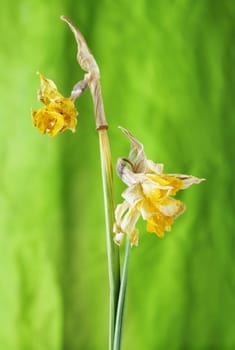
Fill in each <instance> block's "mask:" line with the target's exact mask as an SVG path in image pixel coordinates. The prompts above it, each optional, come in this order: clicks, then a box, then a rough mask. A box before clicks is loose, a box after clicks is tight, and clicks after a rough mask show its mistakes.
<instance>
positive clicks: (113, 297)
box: [98, 129, 120, 350]
mask: <svg viewBox="0 0 235 350" xmlns="http://www.w3.org/2000/svg"><path fill="white" fill-rule="evenodd" d="M98 133H99V143H100V156H101V170H102V182H103V192H104V208H105V221H106V240H107V254H108V271H109V285H110V311H109V312H110V314H109V350H112V349H113V339H114V328H115V321H116V310H117V303H118V294H119V285H120V267H119V249H118V247H117V246H116V245H115V244H114V242H113V223H114V199H113V175H112V163H111V153H110V147H109V140H108V135H107V130H106V129H100V130H98Z"/></svg>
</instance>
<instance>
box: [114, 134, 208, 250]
mask: <svg viewBox="0 0 235 350" xmlns="http://www.w3.org/2000/svg"><path fill="white" fill-rule="evenodd" d="M121 130H122V131H123V133H124V134H126V135H127V137H128V138H129V140H130V142H131V151H130V154H129V156H128V158H120V159H119V160H118V162H117V173H118V175H119V176H120V178H121V179H122V181H123V182H124V183H125V184H127V186H128V188H127V189H126V190H125V191H124V192H123V193H122V197H123V198H124V202H123V203H122V204H119V205H118V206H117V208H116V210H115V220H116V221H115V224H114V232H115V238H114V241H115V242H116V243H117V244H118V245H120V244H121V242H122V239H123V237H124V234H127V235H128V236H129V237H130V240H131V244H132V245H135V246H136V245H138V238H139V231H138V229H137V228H136V227H135V226H136V223H137V220H138V219H139V217H140V216H142V217H143V219H144V220H146V221H147V228H146V229H147V232H152V233H155V234H156V235H157V236H158V237H163V236H164V232H165V231H170V230H171V225H172V224H173V222H174V219H175V218H177V217H178V216H179V215H180V214H182V213H183V212H184V210H185V206H184V204H183V203H182V202H181V201H179V200H177V199H175V198H173V197H174V195H175V194H176V193H177V192H178V191H179V190H184V189H186V188H188V187H189V186H191V185H192V184H198V183H200V182H201V181H203V180H204V179H199V178H197V177H195V176H191V175H179V174H164V173H163V164H156V163H154V162H153V161H151V160H147V159H146V156H145V153H144V147H143V145H142V144H141V143H140V142H139V141H138V140H136V139H135V137H134V136H133V135H132V134H131V133H130V132H129V131H127V130H126V129H124V128H121Z"/></svg>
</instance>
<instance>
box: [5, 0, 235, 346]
mask: <svg viewBox="0 0 235 350" xmlns="http://www.w3.org/2000/svg"><path fill="white" fill-rule="evenodd" d="M61 14H64V15H67V16H68V17H70V18H71V19H72V21H73V22H74V23H76V25H77V26H78V27H79V28H80V30H81V31H82V32H83V33H84V35H85V37H86V38H87V41H88V43H89V45H90V47H91V49H92V51H93V52H94V54H95V56H96V58H97V61H98V63H99V65H100V69H101V74H102V86H103V94H104V102H105V108H106V114H107V118H108V121H109V123H110V138H111V148H112V153H113V159H114V162H115V160H116V159H117V157H119V156H125V155H127V154H128V150H129V144H128V141H127V139H126V138H125V137H124V136H123V135H122V134H121V132H120V131H119V130H118V129H117V126H118V125H122V126H124V127H126V128H127V129H129V130H131V131H132V132H133V133H134V134H135V136H136V137H137V138H139V139H140V140H141V141H142V142H143V143H144V144H145V150H146V153H147V155H148V157H149V158H151V159H153V160H155V161H158V162H163V163H165V164H166V171H167V172H179V173H192V174H194V175H196V176H199V177H206V178H207V181H206V182H204V183H203V184H201V185H200V186H194V187H192V188H190V189H189V190H188V191H187V192H185V193H182V194H181V196H180V198H181V199H182V200H183V201H184V202H185V203H186V205H187V207H188V210H187V211H186V213H185V214H184V215H183V216H181V217H180V218H179V219H178V220H177V222H176V223H175V225H174V227H173V230H172V232H171V233H168V234H167V235H166V237H165V239H163V240H161V239H158V238H156V237H155V236H154V235H150V234H146V233H145V232H144V225H142V226H141V228H142V230H141V231H142V232H141V236H140V244H139V247H138V248H134V249H132V256H131V266H130V276H129V285H128V295H127V308H126V319H125V330H124V339H123V350H134V349H135V350H158V349H159V350H232V349H235V331H234V327H235V312H234V311H235V274H234V264H235V256H234V242H235V239H234V229H233V222H234V184H233V181H232V180H233V174H234V168H235V167H234V149H235V148H234V145H233V139H234V132H235V125H234V120H235V119H234V113H235V102H234V95H235V85H234V83H235V44H234V37H235V2H234V1H232V0H224V1H221V0H213V1H212V0H196V1H195V0H175V1H172V0H171V1H170V0H164V1H163V0H155V1H153V0H135V1H133V2H132V1H126V0H119V1H111V0H100V1H95V0H80V1H72V0H70V1H68V0H67V1H66V0H57V1H56V0H52V1H48V0H40V1H39V0H21V1H6V0H3V4H2V5H1V11H0V47H1V49H0V77H1V83H0V96H1V128H0V157H1V158H0V159H1V172H0V179H1V181H0V350H62V349H63V350H80V349H82V350H100V349H106V348H107V324H108V282H107V266H106V251H105V232H104V231H105V227H104V216H103V210H102V201H103V198H102V189H101V176H100V169H99V153H98V139H97V135H96V131H95V127H94V120H93V108H92V104H91V98H90V95H89V93H86V94H85V95H84V96H82V97H81V98H80V101H78V103H77V106H78V109H79V111H80V116H79V126H78V130H77V133H76V134H71V133H70V132H66V133H65V134H61V135H59V136H58V137H56V138H50V137H47V136H43V135H41V134H40V133H39V132H38V131H37V130H36V129H34V128H33V126H32V124H31V119H30V108H31V107H33V108H37V107H38V106H39V103H38V102H37V101H36V91H37V89H38V87H39V81H38V78H37V77H36V75H35V72H36V71H37V70H39V71H41V72H42V73H43V74H44V75H45V76H47V77H49V78H51V79H53V80H54V81H55V82H56V83H57V85H58V87H59V90H60V91H61V92H63V93H64V95H69V93H70V89H71V87H72V86H73V84H75V83H76V82H77V81H78V80H79V79H80V78H81V77H82V72H81V70H80V69H79V67H78V65H77V63H76V60H75V54H76V45H75V42H74V38H73V35H72V33H71V32H70V31H69V29H68V28H67V26H66V24H65V23H63V22H61V21H60V20H59V16H60V15H61ZM123 188H124V187H123V185H122V184H121V183H120V182H119V180H118V178H117V177H116V176H115V192H116V199H117V202H120V193H121V191H122V190H123Z"/></svg>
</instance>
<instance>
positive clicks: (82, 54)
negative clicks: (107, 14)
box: [61, 16, 120, 350]
mask: <svg viewBox="0 0 235 350" xmlns="http://www.w3.org/2000/svg"><path fill="white" fill-rule="evenodd" d="M61 19H62V20H63V21H65V22H66V23H67V24H68V25H69V27H70V29H71V30H72V32H73V34H74V36H75V39H76V42H77V45H78V52H77V60H78V63H79V65H80V66H81V68H82V69H83V70H84V71H85V72H87V74H86V75H85V79H84V80H83V81H82V82H80V83H79V84H77V85H76V86H75V87H74V89H73V92H72V98H73V99H74V100H75V99H76V98H77V97H78V96H79V95H80V93H82V92H83V91H84V89H85V88H86V87H87V86H89V88H90V91H91V96H92V100H93V104H94V111H95V122H96V130H97V131H98V133H99V144H100V158H101V172H102V182H103V193H104V209H105V222H106V240H107V253H108V271H109V285H110V323H109V350H112V349H113V339H114V329H115V321H116V310H117V304H118V295H119V287H120V261H119V248H118V247H117V246H116V245H115V243H114V241H113V224H114V195H113V172H112V161H111V152H110V146H109V139H108V133H107V129H108V124H107V121H106V118H105V112H104V104H103V98H102V92H101V86H100V72H99V67H98V65H97V63H96V60H95V59H94V57H93V56H92V54H91V52H90V50H89V47H88V46H87V43H86V41H85V39H84V37H83V35H82V34H81V33H80V31H79V30H78V29H77V28H76V27H75V26H74V25H73V24H72V23H71V21H70V20H69V19H68V18H67V17H65V16H61Z"/></svg>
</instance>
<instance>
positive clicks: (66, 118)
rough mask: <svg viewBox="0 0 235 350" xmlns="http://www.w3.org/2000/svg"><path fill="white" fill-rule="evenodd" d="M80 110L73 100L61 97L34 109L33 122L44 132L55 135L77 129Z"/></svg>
mask: <svg viewBox="0 0 235 350" xmlns="http://www.w3.org/2000/svg"><path fill="white" fill-rule="evenodd" d="M77 115H78V112H77V110H76V108H75V106H74V104H73V102H72V101H71V100H70V99H68V98H61V99H60V100H58V101H57V102H53V103H50V104H48V105H46V106H44V107H42V108H41V109H39V110H38V111H32V118H33V124H34V126H35V127H36V128H38V129H39V130H40V131H41V132H42V133H43V134H45V133H48V135H50V136H55V135H57V134H58V133H59V132H62V131H64V130H67V129H69V130H72V131H73V132H74V131H75V129H76V125H77V118H76V117H77Z"/></svg>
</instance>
